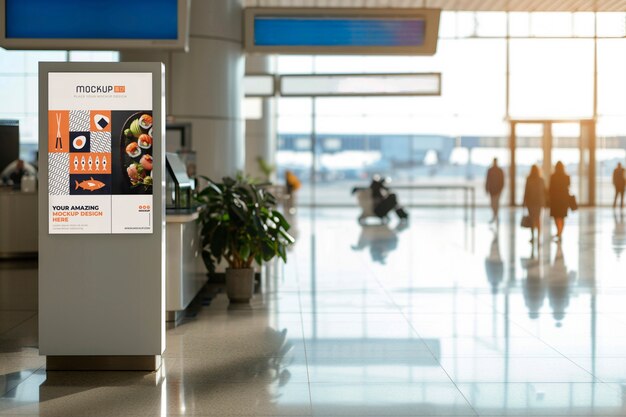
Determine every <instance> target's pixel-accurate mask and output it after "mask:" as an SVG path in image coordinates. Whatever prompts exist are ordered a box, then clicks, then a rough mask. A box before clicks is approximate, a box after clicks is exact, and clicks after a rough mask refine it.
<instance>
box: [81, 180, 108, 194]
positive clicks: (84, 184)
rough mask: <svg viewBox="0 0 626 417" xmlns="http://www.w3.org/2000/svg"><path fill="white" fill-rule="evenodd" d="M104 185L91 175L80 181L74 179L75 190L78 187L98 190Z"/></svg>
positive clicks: (86, 189)
mask: <svg viewBox="0 0 626 417" xmlns="http://www.w3.org/2000/svg"><path fill="white" fill-rule="evenodd" d="M75 181H76V180H75ZM105 185H106V184H105V183H103V182H102V181H98V180H94V179H93V177H91V179H88V180H84V181H81V182H78V181H76V189H77V190H78V188H82V189H83V190H85V191H95V190H99V189H100V188H102V187H104V186H105Z"/></svg>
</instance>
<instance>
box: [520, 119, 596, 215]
mask: <svg viewBox="0 0 626 417" xmlns="http://www.w3.org/2000/svg"><path fill="white" fill-rule="evenodd" d="M510 147H511V160H512V161H513V164H512V168H511V175H512V179H511V181H510V187H511V189H512V190H513V195H512V196H511V204H512V205H521V204H522V203H523V199H524V186H525V181H526V176H527V175H528V173H529V172H530V167H531V166H532V165H533V164H537V165H538V166H539V168H541V170H542V173H543V177H544V179H545V180H546V185H548V184H549V180H550V175H551V174H552V171H553V170H554V165H555V164H556V163H557V162H559V161H561V162H562V163H563V164H564V165H565V170H566V172H567V173H568V174H569V175H570V178H571V186H570V192H571V193H572V194H574V195H576V198H577V200H578V203H579V204H580V205H593V204H595V198H594V197H595V182H594V179H595V161H594V159H595V123H594V122H593V121H592V120H576V121H559V120H545V121H532V120H530V121H526V120H515V121H511V136H510Z"/></svg>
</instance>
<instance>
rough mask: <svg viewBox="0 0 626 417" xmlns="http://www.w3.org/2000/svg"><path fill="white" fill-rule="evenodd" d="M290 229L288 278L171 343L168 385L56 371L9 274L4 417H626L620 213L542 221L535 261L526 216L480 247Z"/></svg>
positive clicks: (333, 212)
mask: <svg viewBox="0 0 626 417" xmlns="http://www.w3.org/2000/svg"><path fill="white" fill-rule="evenodd" d="M294 215H295V218H294V220H296V221H297V233H298V234H299V243H298V244H297V245H296V246H295V247H294V248H293V249H292V250H291V252H290V254H289V263H288V264H287V265H284V266H282V265H280V264H276V265H272V266H271V268H270V269H268V271H271V273H270V274H268V275H267V276H266V278H265V280H264V282H263V285H262V290H261V293H260V294H258V295H256V296H255V299H254V300H253V303H252V304H251V305H250V306H249V308H247V309H239V310H229V309H228V302H227V300H226V299H225V297H223V296H222V295H221V294H220V295H218V296H217V297H216V298H215V299H213V301H212V302H211V304H210V305H208V306H206V305H205V306H203V307H202V308H200V309H199V310H198V312H197V314H194V315H189V316H188V317H186V318H185V319H184V321H183V322H182V323H181V325H180V326H178V327H175V328H172V329H169V330H168V331H167V346H168V347H167V350H166V352H165V354H164V366H163V367H162V369H161V370H160V372H159V373H153V374H142V373H124V372H112V373H84V372H81V373H63V372H46V371H45V369H44V360H43V358H42V357H40V356H39V355H38V353H37V350H36V345H37V338H36V333H37V326H36V322H37V311H36V298H37V297H36V285H35V286H34V288H33V284H36V264H35V265H33V264H31V265H30V267H27V266H25V265H24V264H19V265H18V266H17V267H15V268H11V267H7V265H6V264H5V265H4V266H0V390H2V397H1V398H0V415H63V416H73V415H76V416H78V415H85V410H89V415H94V416H119V415H122V416H124V415H136V416H148V415H151V416H152V415H161V416H165V415H220V416H224V415H229V416H252V415H263V416H277V415H293V416H310V415H316V416H340V415H346V416H368V415H377V416H382V415H385V416H392V415H402V416H417V415H448V416H452V415H463V416H468V415H515V416H528V415H541V416H552V415H559V416H569V415H603V416H610V415H619V416H623V415H626V404H625V401H624V398H625V397H624V394H625V392H624V391H625V390H626V377H625V376H624V375H626V303H624V299H625V298H626V280H624V276H623V271H624V266H625V264H624V262H626V261H624V260H622V258H621V257H620V254H621V253H622V251H623V248H624V247H625V245H626V236H624V234H625V233H626V231H625V230H624V222H623V218H622V216H621V215H620V214H619V213H614V212H613V211H610V210H602V209H599V210H595V211H592V210H585V209H581V210H579V212H577V213H576V214H575V215H573V216H570V218H568V226H567V230H566V235H565V238H564V240H563V242H562V244H558V245H557V244H555V243H553V242H551V241H550V236H549V235H550V230H549V227H548V223H547V220H549V219H546V228H545V230H544V233H545V234H544V236H543V239H542V240H543V244H542V245H540V246H538V247H537V246H536V245H529V243H528V233H527V231H525V230H524V231H522V230H519V229H518V225H519V220H520V215H521V213H520V212H518V211H508V212H504V213H502V222H501V224H500V227H499V229H497V230H493V229H490V228H489V226H488V224H487V221H488V219H489V211H488V210H479V211H478V212H477V224H476V226H475V227H474V229H473V230H472V232H471V233H472V239H473V241H475V245H474V244H472V245H467V244H466V242H465V241H464V240H465V236H466V231H465V229H466V228H467V227H468V225H467V223H466V222H464V221H463V212H462V210H454V209H415V210H414V211H413V212H411V223H410V224H408V225H406V228H405V229H404V230H402V229H398V228H393V227H390V226H389V225H382V226H364V227H361V226H360V225H359V224H358V223H357V222H356V221H355V220H354V219H355V218H356V216H358V211H357V210H356V209H355V210H347V209H315V210H310V209H305V208H299V209H298V211H297V213H296V214H294ZM355 236H359V239H358V242H357V243H356V244H355V243H354V239H355ZM474 248H476V249H474ZM33 290H34V291H33Z"/></svg>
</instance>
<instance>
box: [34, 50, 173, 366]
mask: <svg viewBox="0 0 626 417" xmlns="http://www.w3.org/2000/svg"><path fill="white" fill-rule="evenodd" d="M164 74H165V73H164V67H163V65H162V64H160V63H41V64H40V66H39V169H40V171H39V173H40V178H39V184H40V188H39V351H40V353H41V354H42V355H46V356H47V357H46V368H47V369H48V370H106V369H112V370H146V371H151V370H156V369H158V368H159V367H160V362H161V354H162V353H163V351H164V350H165V200H164V191H165V163H164V161H165V152H164V150H165V146H164V138H165V135H164V132H165V114H164V110H165V89H164Z"/></svg>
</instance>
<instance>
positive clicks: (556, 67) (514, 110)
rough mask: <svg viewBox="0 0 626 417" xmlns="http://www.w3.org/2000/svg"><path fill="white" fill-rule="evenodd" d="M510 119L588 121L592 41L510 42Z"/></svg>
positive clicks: (591, 89)
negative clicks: (582, 119) (584, 119)
mask: <svg viewBox="0 0 626 417" xmlns="http://www.w3.org/2000/svg"><path fill="white" fill-rule="evenodd" d="M510 94H511V95H510V112H511V116H512V117H513V118H518V119H522V118H526V119H532V118H542V119H546V118H590V117H592V114H593V40H590V39H589V40H588V39H564V40H560V39H513V40H511V66H510Z"/></svg>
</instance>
